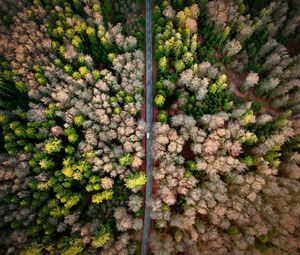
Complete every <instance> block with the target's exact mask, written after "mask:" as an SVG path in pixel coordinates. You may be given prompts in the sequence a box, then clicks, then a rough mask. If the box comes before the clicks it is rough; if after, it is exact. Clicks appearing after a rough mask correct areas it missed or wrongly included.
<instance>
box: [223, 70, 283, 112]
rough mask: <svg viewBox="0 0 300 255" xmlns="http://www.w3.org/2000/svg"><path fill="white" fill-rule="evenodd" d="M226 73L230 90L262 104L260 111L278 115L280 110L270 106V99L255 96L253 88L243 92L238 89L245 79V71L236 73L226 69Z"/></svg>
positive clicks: (241, 96)
mask: <svg viewBox="0 0 300 255" xmlns="http://www.w3.org/2000/svg"><path fill="white" fill-rule="evenodd" d="M225 73H226V75H227V77H228V80H229V83H230V91H231V92H232V93H233V94H234V95H235V96H237V97H239V98H244V99H249V100H251V101H253V102H257V103H261V104H262V108H261V109H262V111H263V112H265V113H270V114H272V115H274V116H278V115H279V114H280V112H279V111H278V110H277V109H275V108H273V107H271V102H270V100H267V99H263V98H260V97H257V96H255V94H254V90H253V89H250V90H249V91H248V92H247V93H243V92H241V91H240V88H241V86H242V84H243V82H244V81H245V78H246V76H247V73H243V74H238V73H237V72H235V71H233V70H231V69H228V70H227V71H226V72H225Z"/></svg>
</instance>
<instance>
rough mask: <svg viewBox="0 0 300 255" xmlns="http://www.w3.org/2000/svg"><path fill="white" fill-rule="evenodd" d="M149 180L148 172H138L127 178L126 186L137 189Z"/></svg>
mask: <svg viewBox="0 0 300 255" xmlns="http://www.w3.org/2000/svg"><path fill="white" fill-rule="evenodd" d="M146 181H147V178H146V174H145V173H144V172H138V173H135V174H133V175H131V176H129V177H128V178H127V179H126V180H125V186H126V187H127V188H129V189H135V188H138V187H141V186H143V185H144V184H145V183H146Z"/></svg>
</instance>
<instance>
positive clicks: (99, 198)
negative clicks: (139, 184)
mask: <svg viewBox="0 0 300 255" xmlns="http://www.w3.org/2000/svg"><path fill="white" fill-rule="evenodd" d="M113 195H114V191H113V190H112V189H110V190H105V191H103V192H101V193H97V194H95V195H93V196H92V202H93V203H95V204H100V203H102V202H103V201H104V200H110V199H112V198H113Z"/></svg>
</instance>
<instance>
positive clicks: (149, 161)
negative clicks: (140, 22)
mask: <svg viewBox="0 0 300 255" xmlns="http://www.w3.org/2000/svg"><path fill="white" fill-rule="evenodd" d="M152 84H153V81H152V0H146V125H147V140H146V173H147V183H146V196H145V213H144V227H143V240H142V249H141V255H147V254H148V244H149V240H150V231H151V218H150V202H151V198H152V171H153V158H152V145H153V133H152V125H153V86H152Z"/></svg>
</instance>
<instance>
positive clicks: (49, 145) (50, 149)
mask: <svg viewBox="0 0 300 255" xmlns="http://www.w3.org/2000/svg"><path fill="white" fill-rule="evenodd" d="M61 148H62V141H61V140H60V139H58V138H50V139H49V140H47V141H46V142H45V151H46V152H47V153H49V154H50V153H55V152H59V151H60V150H61Z"/></svg>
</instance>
